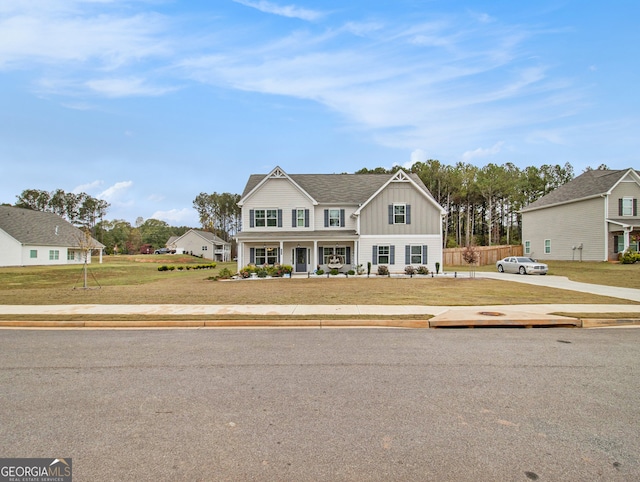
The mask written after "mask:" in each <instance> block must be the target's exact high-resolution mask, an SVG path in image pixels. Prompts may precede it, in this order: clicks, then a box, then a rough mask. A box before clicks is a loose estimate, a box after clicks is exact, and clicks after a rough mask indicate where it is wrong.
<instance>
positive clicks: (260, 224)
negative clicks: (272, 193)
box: [249, 209, 282, 228]
mask: <svg viewBox="0 0 640 482" xmlns="http://www.w3.org/2000/svg"><path fill="white" fill-rule="evenodd" d="M249 227H251V228H275V227H278V228H281V227H282V209H251V210H250V211H249Z"/></svg>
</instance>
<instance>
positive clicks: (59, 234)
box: [0, 206, 105, 266]
mask: <svg viewBox="0 0 640 482" xmlns="http://www.w3.org/2000/svg"><path fill="white" fill-rule="evenodd" d="M104 247H105V246H104V245H103V244H102V243H100V242H98V241H96V240H95V239H93V238H92V237H90V236H89V237H87V236H86V235H85V233H84V232H83V231H81V230H80V229H78V228H76V227H75V226H73V225H72V224H71V223H69V222H68V221H66V220H65V219H63V218H61V217H60V216H58V215H57V214H53V213H47V212H42V211H32V210H30V209H21V208H16V207H12V206H0V266H35V265H61V264H81V263H84V262H85V256H86V260H87V262H88V263H91V252H92V250H97V251H99V254H100V263H102V250H103V249H104Z"/></svg>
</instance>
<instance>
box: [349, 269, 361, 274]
mask: <svg viewBox="0 0 640 482" xmlns="http://www.w3.org/2000/svg"><path fill="white" fill-rule="evenodd" d="M347 274H348V275H349V276H353V275H354V274H356V272H355V271H353V270H352V269H350V270H349V271H347ZM360 274H362V273H360Z"/></svg>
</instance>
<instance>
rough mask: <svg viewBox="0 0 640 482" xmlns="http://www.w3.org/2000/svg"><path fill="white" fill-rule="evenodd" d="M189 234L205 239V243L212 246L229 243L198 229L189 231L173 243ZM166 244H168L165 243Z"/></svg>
mask: <svg viewBox="0 0 640 482" xmlns="http://www.w3.org/2000/svg"><path fill="white" fill-rule="evenodd" d="M189 233H194V234H197V235H198V236H200V237H201V238H204V239H206V240H207V241H209V242H210V243H213V244H229V242H227V241H225V240H224V239H222V238H220V237H218V236H216V235H215V234H213V233H211V232H209V231H200V230H198V229H190V230H189V231H187V232H186V233H184V234H183V235H182V236H180V237H179V238H176V240H174V242H175V241H177V240H178V239H180V238H183V237H185V236H186V235H187V234H189ZM167 244H168V242H167Z"/></svg>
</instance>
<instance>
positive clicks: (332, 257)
mask: <svg viewBox="0 0 640 482" xmlns="http://www.w3.org/2000/svg"><path fill="white" fill-rule="evenodd" d="M251 234H254V233H251ZM254 237H255V236H254ZM357 259H358V240H357V236H356V235H355V233H353V232H347V233H345V232H343V233H332V236H326V235H325V236H319V237H314V238H311V237H310V236H305V237H302V236H300V235H298V236H290V237H281V238H280V239H272V238H271V239H270V237H267V236H264V237H263V238H262V239H246V238H243V237H241V236H239V237H238V270H240V269H242V268H243V267H244V266H247V265H248V264H255V265H257V266H262V265H274V264H281V265H290V266H292V267H293V273H310V272H311V273H312V272H315V271H316V270H317V269H322V270H324V271H329V270H331V269H338V270H339V271H341V272H347V271H349V270H351V269H353V270H355V269H356V265H357Z"/></svg>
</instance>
